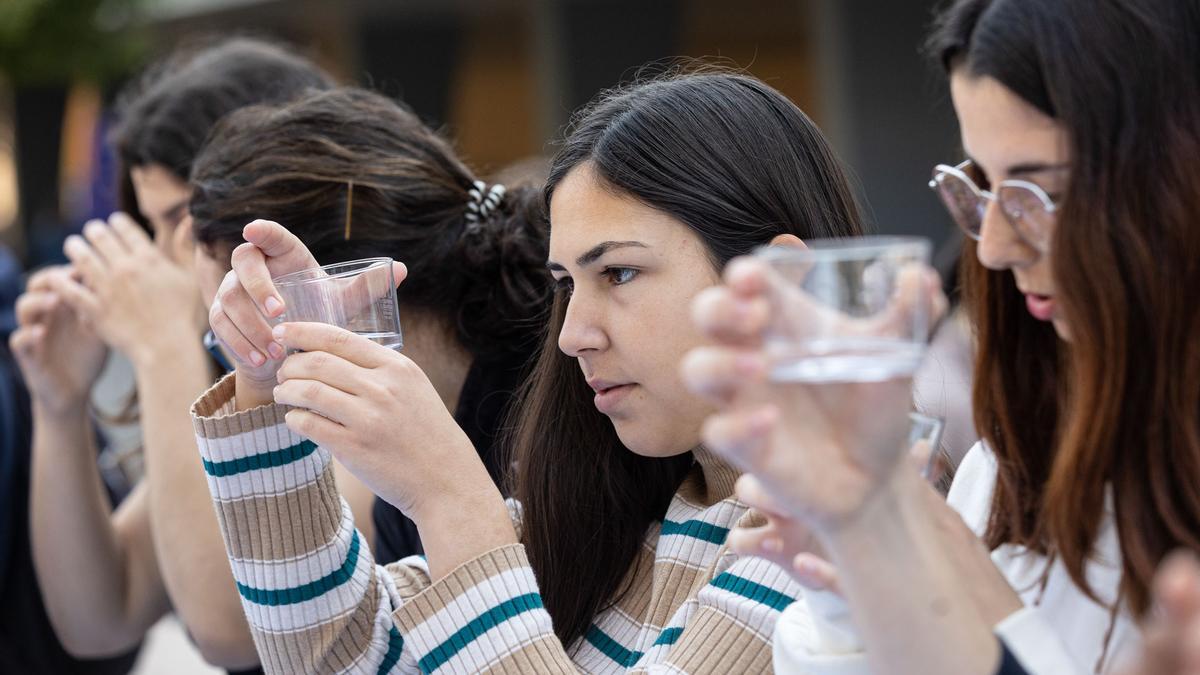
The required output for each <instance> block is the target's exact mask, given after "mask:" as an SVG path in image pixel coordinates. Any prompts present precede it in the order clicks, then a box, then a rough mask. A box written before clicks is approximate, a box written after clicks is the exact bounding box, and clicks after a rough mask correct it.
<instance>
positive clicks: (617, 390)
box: [588, 380, 637, 415]
mask: <svg viewBox="0 0 1200 675" xmlns="http://www.w3.org/2000/svg"><path fill="white" fill-rule="evenodd" d="M588 386H589V387H591V388H592V390H593V391H595V392H596V397H595V399H594V401H593V402H594V403H595V404H596V409H597V410H599V411H600V412H602V413H604V414H606V415H607V414H609V413H611V412H613V411H614V410H616V408H617V406H618V405H620V403H621V401H623V400H625V398H626V397H627V396H628V395H629V392H630V391H632V390H633V388H634V387H636V386H637V385H636V384H635V383H632V382H625V383H619V382H607V381H604V380H589V381H588Z"/></svg>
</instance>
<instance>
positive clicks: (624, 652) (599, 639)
mask: <svg viewBox="0 0 1200 675" xmlns="http://www.w3.org/2000/svg"><path fill="white" fill-rule="evenodd" d="M583 638H584V639H585V640H587V641H588V644H590V645H592V646H593V647H595V648H596V649H598V650H600V653H601V654H604V655H605V656H607V657H608V658H610V659H612V660H613V661H616V662H617V664H618V665H620V666H621V667H623V668H632V667H633V664H635V663H637V662H638V660H639V659H641V658H642V656H643V654H642V652H635V651H633V650H631V649H626V648H625V647H624V645H622V644H621V643H620V642H617V641H616V640H614V639H613V638H612V636H611V635H609V634H608V633H605V632H604V631H602V630H600V629H599V628H597V627H596V626H592V627H591V628H588V631H587V633H585V634H584V636H583Z"/></svg>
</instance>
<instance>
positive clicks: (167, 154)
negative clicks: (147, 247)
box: [109, 37, 332, 227]
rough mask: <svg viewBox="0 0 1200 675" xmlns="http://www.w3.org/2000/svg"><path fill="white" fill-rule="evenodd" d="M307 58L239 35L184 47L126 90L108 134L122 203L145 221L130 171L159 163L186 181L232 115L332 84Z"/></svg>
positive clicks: (125, 210)
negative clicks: (206, 143) (209, 141)
mask: <svg viewBox="0 0 1200 675" xmlns="http://www.w3.org/2000/svg"><path fill="white" fill-rule="evenodd" d="M331 84H332V82H331V80H330V79H329V76H328V75H326V74H325V73H324V72H322V71H321V70H320V69H319V68H317V67H316V66H315V65H313V64H312V63H311V62H309V61H308V60H306V59H304V58H302V57H300V56H298V55H296V54H294V53H292V52H290V51H288V50H286V49H285V48H283V47H280V46H277V45H274V44H271V43H269V42H264V41H262V40H257V39H252V38H246V37H238V38H231V39H227V40H222V41H219V42H216V43H212V44H209V45H208V46H206V47H203V48H201V47H198V46H196V45H191V46H188V47H185V48H181V49H179V50H177V51H176V52H174V53H172V54H171V55H170V56H168V57H167V58H165V59H163V60H162V61H160V62H158V63H156V64H154V65H152V66H151V67H149V68H147V69H146V72H145V73H144V74H143V75H142V76H141V77H140V78H139V79H138V80H137V81H135V82H134V84H132V85H131V86H129V87H127V88H126V89H125V90H124V91H122V93H121V95H120V96H119V97H118V101H117V124H116V126H115V127H114V128H113V131H112V132H111V134H110V137H109V140H110V142H111V143H112V144H113V146H114V148H115V149H116V153H117V158H118V160H119V164H120V171H119V174H118V176H119V180H120V188H119V193H118V195H117V197H118V203H119V205H120V208H121V210H122V211H124V212H126V213H128V214H130V215H131V216H132V217H133V218H135V219H137V220H138V222H140V223H141V224H142V226H143V227H146V226H147V225H148V224H147V222H146V219H145V217H144V216H143V215H142V213H141V211H140V210H139V209H138V204H137V195H136V194H135V193H134V191H133V183H132V181H131V179H130V176H129V171H130V169H132V168H134V167H139V166H147V165H150V164H159V165H161V166H163V167H165V168H166V169H167V170H168V171H170V172H171V173H172V174H174V176H175V177H176V178H178V179H179V180H181V181H186V180H187V179H188V175H189V174H190V173H191V170H192V162H193V161H195V159H196V155H197V154H198V153H199V152H200V148H201V146H202V145H203V144H204V139H205V138H206V137H207V136H208V133H209V131H211V130H212V128H213V125H215V124H216V123H217V121H218V120H220V119H221V118H222V117H224V116H225V115H226V114H227V113H229V112H231V111H233V110H236V109H238V108H241V107H243V106H247V105H253V104H256V103H280V102H283V101H287V100H290V99H292V98H295V97H296V96H298V95H300V94H301V93H303V92H305V91H307V90H309V89H325V88H327V87H329V86H331Z"/></svg>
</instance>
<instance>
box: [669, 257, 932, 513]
mask: <svg viewBox="0 0 1200 675" xmlns="http://www.w3.org/2000/svg"><path fill="white" fill-rule="evenodd" d="M922 283H925V284H927V285H928V287H927V293H928V298H929V301H930V302H931V303H932V304H933V306H934V308H935V311H936V307H937V302H936V300H935V299H936V297H937V291H936V290H935V289H934V287H933V280H932V279H931V278H930V279H929V280H928V281H925V282H922ZM797 294H798V292H797V291H796V290H795V289H794V288H792V287H791V286H789V285H788V284H787V283H786V282H785V281H784V280H782V279H781V278H779V277H778V276H777V275H775V273H774V272H773V271H772V270H771V269H770V267H769V266H767V265H766V264H765V263H763V262H762V261H760V260H755V259H741V260H736V261H734V262H733V263H731V264H730V265H729V266H728V267H727V269H726V273H725V283H724V284H723V285H721V286H718V287H715V288H712V289H709V290H708V291H705V292H704V293H702V294H701V295H700V296H699V297H697V299H696V301H695V304H694V312H693V315H694V319H695V321H696V323H697V325H698V326H699V328H700V329H701V331H702V332H704V333H705V334H706V335H707V336H708V337H709V338H710V339H711V340H713V341H714V342H715V343H716V345H715V346H708V347H702V348H699V349H696V350H694V351H693V352H692V353H690V354H689V355H688V356H687V357H686V358H685V360H684V364H683V376H684V380H685V382H687V383H688V386H689V387H690V388H691V389H692V390H693V391H694V392H695V393H697V394H699V395H701V396H704V397H705V398H707V399H709V400H711V401H712V402H713V403H715V404H716V405H717V406H718V407H719V408H721V412H719V413H718V414H716V415H714V416H713V417H711V418H709V420H708V421H707V422H706V424H705V427H704V430H703V438H704V441H705V443H706V444H708V445H709V446H710V447H712V448H713V449H714V450H716V451H718V452H721V453H722V454H724V455H725V456H726V457H728V458H729V459H730V460H731V461H732V462H734V463H735V464H736V465H738V466H739V467H741V468H743V469H744V470H746V471H749V472H751V473H753V474H754V475H755V476H756V477H757V478H758V479H759V481H761V484H762V486H763V487H764V489H765V490H766V491H767V492H769V493H770V494H771V495H772V496H773V497H774V498H775V499H777V500H778V501H779V503H780V504H781V505H782V508H784V509H786V510H787V511H788V513H789V514H793V515H797V516H800V517H802V518H804V519H805V520H806V521H807V522H808V523H809V524H811V525H813V526H815V527H824V526H826V525H833V524H836V523H837V522H839V521H841V520H843V519H845V518H848V517H851V516H852V515H853V514H854V513H856V512H857V511H858V509H860V508H861V507H862V505H863V504H864V503H865V502H866V501H867V500H868V499H869V498H870V496H871V494H872V493H873V491H874V488H875V487H876V486H877V485H878V484H879V483H880V482H881V481H884V480H886V478H887V476H888V475H889V474H890V473H891V472H892V471H893V470H894V469H895V468H896V467H897V466H898V465H900V464H901V463H902V461H901V460H902V458H903V457H904V455H905V452H904V450H905V448H904V440H905V437H906V430H907V428H908V410H909V404H910V398H911V382H910V380H909V379H908V378H903V377H900V378H895V379H891V380H887V381H883V382H868V383H845V384H842V383H832V384H818V385H813V384H804V383H772V382H770V381H769V379H768V377H767V373H768V368H769V361H768V355H767V354H766V353H765V351H764V347H763V344H764V337H765V335H766V332H767V330H768V328H769V327H771V326H773V327H774V329H775V330H778V327H779V326H780V325H783V326H791V327H794V329H795V330H796V331H803V330H804V326H805V322H806V321H807V320H809V319H812V320H816V321H822V322H825V321H829V320H837V319H831V317H830V316H829V315H828V310H827V309H824V308H818V307H816V306H814V305H813V304H812V303H806V302H803V301H802V298H797V297H795V296H797ZM818 312H819V313H818ZM841 320H844V321H847V322H853V321H855V320H854V319H849V318H846V319H841Z"/></svg>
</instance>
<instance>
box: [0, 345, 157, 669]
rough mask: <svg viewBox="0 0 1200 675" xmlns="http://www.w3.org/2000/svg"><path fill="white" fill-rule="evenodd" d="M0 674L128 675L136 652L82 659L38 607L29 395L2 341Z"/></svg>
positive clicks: (0, 413)
mask: <svg viewBox="0 0 1200 675" xmlns="http://www.w3.org/2000/svg"><path fill="white" fill-rule="evenodd" d="M0 337H3V339H0V521H2V522H0V537H3V541H2V542H0V673H22V675H41V674H43V673H44V674H45V675H58V674H60V673H73V674H74V673H78V674H80V675H109V674H110V673H114V674H115V673H128V672H129V671H130V670H131V669H132V668H133V663H134V661H135V660H136V659H137V652H138V650H137V649H136V648H135V649H134V650H132V651H131V652H130V653H128V654H125V655H123V656H118V657H115V658H110V659H98V660H81V659H76V658H74V657H72V656H71V655H70V654H67V652H66V650H64V649H63V647H62V644H60V643H59V641H58V637H57V636H56V635H55V633H54V627H53V626H51V625H50V619H49V617H47V616H46V608H45V606H44V605H43V604H42V595H41V592H40V591H39V587H38V580H37V575H36V573H35V571H34V567H33V556H32V551H31V546H30V542H29V469H30V449H31V447H32V433H31V430H32V427H33V424H32V419H31V418H30V410H29V395H28V393H27V392H26V391H25V387H24V385H23V384H22V382H21V379H20V376H19V375H18V371H17V367H16V363H14V362H13V360H12V355H11V354H10V353H9V351H8V339H7V336H6V335H4V336H0Z"/></svg>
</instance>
